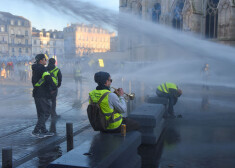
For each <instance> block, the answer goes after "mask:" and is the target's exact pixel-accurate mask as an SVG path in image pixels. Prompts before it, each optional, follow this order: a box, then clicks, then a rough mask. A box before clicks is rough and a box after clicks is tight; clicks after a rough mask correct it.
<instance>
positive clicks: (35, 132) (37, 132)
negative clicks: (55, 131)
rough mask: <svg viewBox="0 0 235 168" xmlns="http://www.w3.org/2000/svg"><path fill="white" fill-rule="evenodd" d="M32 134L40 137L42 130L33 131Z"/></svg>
mask: <svg viewBox="0 0 235 168" xmlns="http://www.w3.org/2000/svg"><path fill="white" fill-rule="evenodd" d="M31 135H32V136H33V137H39V135H40V132H39V131H33V132H32V133H31Z"/></svg>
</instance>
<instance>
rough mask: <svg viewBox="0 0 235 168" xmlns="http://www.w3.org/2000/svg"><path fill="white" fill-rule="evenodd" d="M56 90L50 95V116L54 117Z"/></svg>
mask: <svg viewBox="0 0 235 168" xmlns="http://www.w3.org/2000/svg"><path fill="white" fill-rule="evenodd" d="M57 92H58V90H57V91H56V93H55V94H53V95H52V97H51V103H52V104H51V117H54V116H56V115H57V114H56V97H57Z"/></svg>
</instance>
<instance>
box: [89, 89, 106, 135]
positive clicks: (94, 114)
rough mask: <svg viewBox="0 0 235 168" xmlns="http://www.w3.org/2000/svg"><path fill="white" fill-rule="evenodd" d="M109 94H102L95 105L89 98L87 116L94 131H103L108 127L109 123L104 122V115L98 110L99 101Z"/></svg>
mask: <svg viewBox="0 0 235 168" xmlns="http://www.w3.org/2000/svg"><path fill="white" fill-rule="evenodd" d="M108 94H109V92H106V93H104V94H103V95H102V96H101V98H100V99H99V101H98V102H97V103H94V102H93V101H92V99H91V97H90V96H89V97H90V104H89V105H88V107H87V115H88V119H89V121H90V124H91V126H92V128H93V129H94V131H105V130H106V128H107V127H108V125H109V121H107V120H106V118H105V115H104V113H103V112H102V110H101V108H100V103H101V101H102V100H103V99H104V98H105V96H107V95H108Z"/></svg>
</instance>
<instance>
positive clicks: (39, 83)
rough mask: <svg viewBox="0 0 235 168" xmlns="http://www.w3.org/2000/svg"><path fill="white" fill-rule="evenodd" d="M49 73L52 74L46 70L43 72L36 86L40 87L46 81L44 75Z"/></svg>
mask: <svg viewBox="0 0 235 168" xmlns="http://www.w3.org/2000/svg"><path fill="white" fill-rule="evenodd" d="M48 75H50V73H49V72H44V73H43V74H42V78H41V79H40V80H39V81H38V82H37V83H36V84H35V85H34V86H36V87H40V86H41V85H42V84H43V83H44V82H45V79H44V77H45V76H48Z"/></svg>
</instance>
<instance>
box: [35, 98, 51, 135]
mask: <svg viewBox="0 0 235 168" xmlns="http://www.w3.org/2000/svg"><path fill="white" fill-rule="evenodd" d="M34 101H35V105H36V109H37V117H38V121H37V124H36V126H35V128H34V132H39V131H41V132H46V131H47V129H46V124H45V123H46V121H47V119H48V118H49V116H50V110H51V103H50V100H49V99H47V98H36V97H34Z"/></svg>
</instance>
